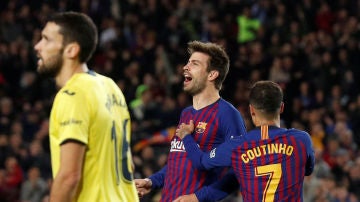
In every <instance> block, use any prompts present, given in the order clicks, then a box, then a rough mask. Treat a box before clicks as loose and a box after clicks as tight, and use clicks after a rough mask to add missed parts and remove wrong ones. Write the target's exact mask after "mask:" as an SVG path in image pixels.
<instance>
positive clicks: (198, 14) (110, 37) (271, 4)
mask: <svg viewBox="0 0 360 202" xmlns="http://www.w3.org/2000/svg"><path fill="white" fill-rule="evenodd" d="M359 8H360V2H359V1H357V0H339V1H331V0H217V1H212V0H194V1H190V0H120V1H117V0H101V1H100V0H80V1H72V0H55V1H48V0H39V1H30V0H2V1H0V201H4V202H7V201H9V202H15V201H22V202H25V201H26V202H27V201H31V202H35V201H46V199H47V197H48V191H49V189H50V186H51V169H50V168H51V165H50V156H49V143H48V141H49V140H48V124H49V120H48V117H49V110H50V108H51V104H52V100H53V95H55V92H56V86H55V85H54V82H53V81H51V80H46V79H43V78H40V77H39V76H38V74H37V73H36V68H37V57H36V53H35V52H34V50H33V47H34V44H35V43H36V42H37V41H39V39H40V38H41V29H42V27H43V26H44V23H45V21H46V18H47V17H48V16H49V15H50V14H51V13H53V12H55V11H69V10H74V11H81V12H84V13H86V14H88V15H89V16H91V17H92V18H93V20H94V21H95V22H96V24H97V26H98V29H99V46H98V48H97V50H96V53H95V55H94V57H93V58H92V59H91V62H90V63H89V67H90V68H91V69H93V70H94V71H96V72H98V73H101V74H104V75H107V76H109V77H111V78H113V79H114V80H115V81H116V83H117V84H118V85H119V87H120V88H121V89H122V91H123V92H124V94H125V97H126V99H127V102H128V106H129V109H130V111H131V115H132V146H133V154H134V163H135V166H136V170H135V177H136V178H144V177H147V176H149V175H150V174H152V173H153V172H155V171H157V170H159V169H160V168H161V167H162V166H163V165H164V164H165V163H166V157H167V152H168V148H169V142H168V140H169V139H170V137H171V135H173V132H174V127H176V125H177V122H178V120H177V118H178V117H179V113H180V112H181V110H182V109H183V108H184V107H185V106H188V105H190V104H191V103H190V102H191V100H190V99H189V97H188V95H186V94H184V93H183V92H182V82H183V75H182V67H183V65H184V64H185V63H186V62H187V61H186V58H187V56H188V55H187V50H186V47H187V43H188V42H189V41H191V40H201V41H211V42H216V43H218V44H221V45H222V46H224V47H225V48H226V51H227V52H228V54H229V55H230V60H231V65H230V72H229V75H228V78H227V79H226V81H225V83H224V86H223V89H222V91H221V95H222V97H224V98H225V99H227V100H229V101H230V102H231V103H232V104H233V105H234V106H236V108H237V109H238V110H239V111H240V112H241V113H242V115H243V116H244V119H245V120H246V122H247V129H251V128H252V127H253V126H252V124H251V121H250V117H249V115H248V101H247V96H248V88H249V86H250V85H251V84H252V83H254V82H255V81H258V80H263V79H269V80H272V81H275V82H277V83H279V84H280V85H281V86H282V88H283V90H284V93H285V100H284V102H285V111H284V113H283V114H282V124H283V126H285V127H288V128H291V127H294V128H299V129H302V130H305V131H308V132H309V134H310V135H311V138H312V140H313V143H314V149H315V153H316V165H315V170H314V173H313V174H312V175H311V176H310V177H307V178H306V179H305V184H304V201H309V202H320V201H321V202H325V201H328V202H335V201H336V202H337V201H349V202H355V201H359V200H360V150H359V146H360V88H359V86H360V79H359V78H360V67H359V65H360V22H359V20H360V12H358V11H359ZM51 95H52V96H51ZM157 197H159V196H158V193H156V192H154V193H153V194H151V195H149V196H146V197H145V198H143V199H142V201H153V200H154V201H157V200H158V198H157ZM236 197H237V194H236V193H235V194H234V196H233V197H232V198H230V199H228V200H236ZM239 198H240V197H239ZM238 200H239V201H240V199H238Z"/></svg>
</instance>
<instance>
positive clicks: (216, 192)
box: [195, 169, 239, 202]
mask: <svg viewBox="0 0 360 202" xmlns="http://www.w3.org/2000/svg"><path fill="white" fill-rule="evenodd" d="M238 189H239V182H238V181H237V179H236V175H235V173H234V171H233V170H232V169H230V170H229V172H228V173H227V174H226V175H225V176H224V177H223V178H221V179H220V180H219V181H216V182H214V183H212V184H210V185H209V186H205V187H203V188H201V189H200V190H198V191H196V192H195V195H196V198H197V199H198V200H199V201H200V202H202V201H220V200H221V199H223V198H225V197H226V196H228V195H230V194H231V193H232V192H234V191H236V190H238Z"/></svg>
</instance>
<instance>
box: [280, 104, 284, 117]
mask: <svg viewBox="0 0 360 202" xmlns="http://www.w3.org/2000/svg"><path fill="white" fill-rule="evenodd" d="M283 111H284V102H281V104H280V114H281V113H283Z"/></svg>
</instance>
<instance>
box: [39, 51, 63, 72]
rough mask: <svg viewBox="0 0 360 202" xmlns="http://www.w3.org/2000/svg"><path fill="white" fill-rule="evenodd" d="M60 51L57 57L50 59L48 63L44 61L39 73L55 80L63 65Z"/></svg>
mask: <svg viewBox="0 0 360 202" xmlns="http://www.w3.org/2000/svg"><path fill="white" fill-rule="evenodd" d="M61 52H62V51H60V52H59V53H58V54H57V55H55V56H53V57H51V58H49V59H48V60H47V62H46V63H45V61H43V63H42V65H40V66H38V68H37V71H38V73H39V74H40V75H41V76H43V77H46V78H55V77H56V76H57V75H58V74H59V72H60V70H61V67H62V65H63V59H62V55H61V54H60V53H61Z"/></svg>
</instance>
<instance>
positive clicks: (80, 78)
mask: <svg viewBox="0 0 360 202" xmlns="http://www.w3.org/2000/svg"><path fill="white" fill-rule="evenodd" d="M66 140H76V141H79V142H81V143H83V144H84V145H86V151H85V157H84V164H83V172H82V178H81V182H80V185H79V188H78V189H79V190H78V192H77V194H76V197H75V201H79V202H82V201H83V202H91V201H94V202H103V201H104V202H113V201H124V202H130V201H131V202H133V201H139V199H138V196H137V192H136V188H135V184H134V180H133V166H132V156H131V151H130V115H129V111H128V107H127V104H126V102H125V97H124V95H123V93H122V92H121V90H120V89H119V87H118V86H117V85H116V84H115V83H114V82H113V80H111V79H110V78H107V77H105V76H102V75H100V74H97V73H95V72H92V71H89V72H88V73H78V74H75V75H74V76H73V77H72V78H71V79H70V80H69V81H68V82H67V83H66V85H65V86H64V87H63V88H61V89H60V91H59V92H58V93H57V94H56V97H55V100H54V103H53V107H52V110H51V115H50V148H51V163H52V171H53V177H54V178H55V176H56V175H57V173H58V171H59V167H60V146H61V144H62V143H63V142H64V141H66Z"/></svg>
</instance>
